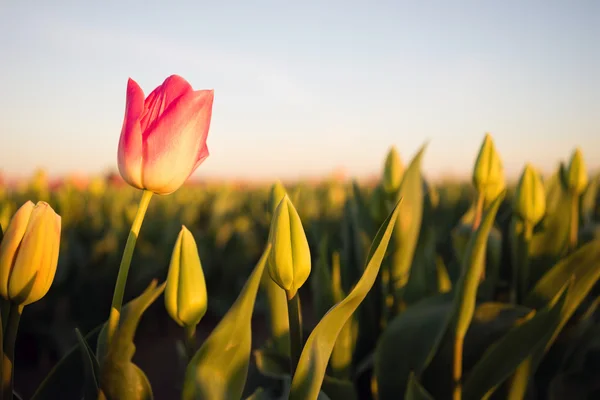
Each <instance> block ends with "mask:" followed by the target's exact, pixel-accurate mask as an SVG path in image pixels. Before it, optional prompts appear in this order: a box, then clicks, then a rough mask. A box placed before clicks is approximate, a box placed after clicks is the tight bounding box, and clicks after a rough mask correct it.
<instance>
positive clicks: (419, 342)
mask: <svg viewBox="0 0 600 400" xmlns="http://www.w3.org/2000/svg"><path fill="white" fill-rule="evenodd" d="M451 316H452V314H451V295H450V294H445V295H437V296H433V297H430V298H427V299H424V300H422V301H420V302H418V303H415V304H413V305H411V306H410V307H408V308H407V309H406V310H405V311H404V312H403V313H401V314H399V315H397V316H396V317H394V319H392V320H391V321H390V323H389V324H388V326H387V327H386V329H385V330H384V331H383V334H382V335H381V337H380V339H379V341H378V343H377V348H376V350H375V362H374V369H375V376H376V377H377V386H378V392H379V399H380V400H385V399H390V400H391V399H396V398H398V393H404V392H405V391H406V388H407V384H408V381H407V380H408V377H409V375H410V373H411V372H412V371H414V372H416V374H417V376H419V375H420V374H421V373H422V372H423V371H424V370H425V368H427V365H428V364H429V362H430V361H431V360H432V358H433V356H434V355H435V353H436V351H437V349H438V347H439V345H440V343H441V341H442V338H443V337H444V334H445V332H446V329H447V327H448V323H449V322H450V317H451Z"/></svg>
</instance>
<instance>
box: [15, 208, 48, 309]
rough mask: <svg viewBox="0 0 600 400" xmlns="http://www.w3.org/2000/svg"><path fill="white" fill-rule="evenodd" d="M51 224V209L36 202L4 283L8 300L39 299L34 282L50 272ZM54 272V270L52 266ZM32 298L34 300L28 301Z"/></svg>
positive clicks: (36, 283) (21, 301)
mask: <svg viewBox="0 0 600 400" xmlns="http://www.w3.org/2000/svg"><path fill="white" fill-rule="evenodd" d="M54 221H55V214H54V211H53V210H52V208H51V207H50V206H49V205H48V203H45V202H41V201H40V202H39V203H38V204H36V206H35V207H34V208H33V211H32V212H31V217H30V218H29V223H28V224H27V229H26V230H25V234H24V235H23V240H22V241H21V247H20V249H19V254H18V255H17V259H16V260H15V266H14V268H13V271H12V274H11V276H10V279H9V283H8V296H9V298H10V299H11V300H12V301H14V302H15V303H17V304H21V303H23V302H24V301H25V300H27V303H32V302H33V301H37V300H39V299H40V298H42V297H43V295H45V294H46V293H43V294H42V295H41V296H40V295H39V294H41V292H40V293H34V290H36V289H37V286H39V285H40V283H39V282H38V281H40V280H42V279H37V278H41V277H40V276H37V275H38V274H42V273H45V272H43V270H45V269H46V268H52V267H53V266H52V263H51V261H52V257H53V256H54V243H53V242H54V241H55V240H56V237H54V236H53V235H54V226H53V225H54ZM54 268H56V266H54ZM31 295H33V297H35V299H34V300H33V301H31V299H30V297H31Z"/></svg>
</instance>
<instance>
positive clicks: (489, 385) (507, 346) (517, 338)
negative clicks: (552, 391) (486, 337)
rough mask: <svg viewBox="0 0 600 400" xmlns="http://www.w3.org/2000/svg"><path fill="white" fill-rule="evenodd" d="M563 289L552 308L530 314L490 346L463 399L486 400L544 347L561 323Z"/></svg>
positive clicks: (467, 384)
mask: <svg viewBox="0 0 600 400" xmlns="http://www.w3.org/2000/svg"><path fill="white" fill-rule="evenodd" d="M566 289H567V285H563V288H562V289H561V292H560V293H559V296H560V297H559V298H558V299H556V301H554V302H553V304H549V306H548V307H546V308H544V309H543V310H541V311H540V312H538V313H535V311H532V313H531V314H530V315H529V316H527V317H526V318H525V319H526V320H525V321H524V322H522V323H520V324H518V325H517V326H516V327H514V328H513V329H511V330H510V331H509V332H508V333H507V334H506V335H504V336H503V337H502V338H501V339H500V340H498V341H496V342H495V343H494V344H493V345H492V346H490V348H489V349H488V350H487V351H486V352H485V354H484V355H483V356H482V357H481V359H480V360H479V362H478V363H477V364H475V366H474V367H473V369H472V370H471V372H470V374H469V377H468V379H467V381H466V382H465V386H464V392H463V396H464V399H466V400H468V399H474V400H479V399H482V398H487V397H488V396H489V395H491V393H492V392H493V391H494V390H495V389H496V388H497V387H498V386H499V385H500V384H501V383H502V382H504V381H505V380H506V379H507V378H508V377H509V376H510V374H511V373H513V372H514V371H515V370H516V369H517V368H518V367H519V365H520V364H521V363H522V362H523V361H525V360H526V359H527V357H528V356H529V355H530V354H532V353H533V352H534V351H536V349H537V348H539V347H543V346H544V345H545V344H546V343H545V341H544V337H545V335H546V334H547V333H549V332H550V333H551V332H552V331H553V330H554V329H555V327H556V325H557V324H558V323H559V321H560V314H561V310H562V307H563V305H564V303H565V299H566V297H567V296H566V293H568V291H567V290H566ZM534 314H535V315H534Z"/></svg>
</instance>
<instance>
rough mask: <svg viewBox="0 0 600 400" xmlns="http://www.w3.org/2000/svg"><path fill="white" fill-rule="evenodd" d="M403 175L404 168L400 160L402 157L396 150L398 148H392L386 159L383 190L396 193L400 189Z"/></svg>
mask: <svg viewBox="0 0 600 400" xmlns="http://www.w3.org/2000/svg"><path fill="white" fill-rule="evenodd" d="M403 174H404V166H403V165H402V161H401V160H400V155H399V154H398V150H396V146H392V148H391V149H390V151H389V152H388V155H387V157H386V159H385V165H384V168H383V189H384V190H385V191H386V192H387V193H396V191H397V190H398V189H399V188H400V183H401V182H402V175H403Z"/></svg>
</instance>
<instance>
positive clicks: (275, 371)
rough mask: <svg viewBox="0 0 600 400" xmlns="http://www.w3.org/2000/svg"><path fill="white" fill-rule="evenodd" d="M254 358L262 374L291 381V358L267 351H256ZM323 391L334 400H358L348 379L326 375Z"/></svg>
mask: <svg viewBox="0 0 600 400" xmlns="http://www.w3.org/2000/svg"><path fill="white" fill-rule="evenodd" d="M254 356H255V361H256V367H257V368H258V370H259V371H260V373H261V374H263V375H264V376H268V377H271V378H274V379H282V380H285V379H288V380H289V378H290V375H289V374H290V371H289V366H290V359H289V357H283V356H280V355H278V354H276V353H274V352H272V351H271V352H270V351H268V350H266V349H262V350H255V351H254ZM321 390H322V391H323V392H325V393H326V394H327V396H329V397H330V398H331V399H332V400H337V399H341V400H352V399H356V398H357V394H356V390H355V389H354V385H353V384H352V382H351V381H349V380H346V379H338V378H334V377H330V376H327V375H326V376H325V377H324V378H323V385H322V388H321Z"/></svg>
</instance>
